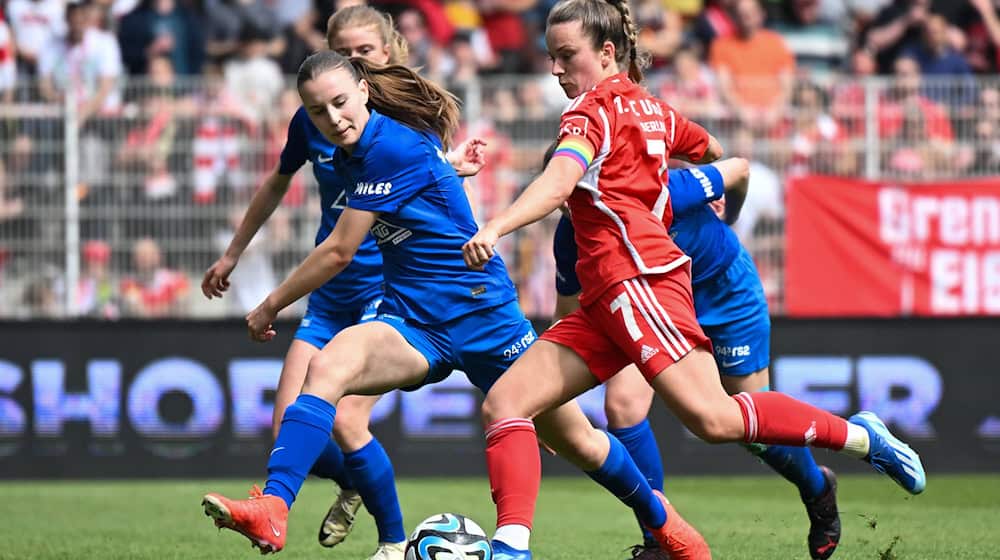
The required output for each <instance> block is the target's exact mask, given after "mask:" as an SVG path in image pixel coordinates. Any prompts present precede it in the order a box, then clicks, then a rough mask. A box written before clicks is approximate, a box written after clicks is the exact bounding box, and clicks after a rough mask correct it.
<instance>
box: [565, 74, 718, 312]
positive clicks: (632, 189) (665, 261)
mask: <svg viewBox="0 0 1000 560" xmlns="http://www.w3.org/2000/svg"><path fill="white" fill-rule="evenodd" d="M708 140H709V135H708V133H707V132H706V131H705V129H703V128H702V127H700V126H699V125H697V124H695V123H693V122H691V121H689V120H687V119H686V118H684V117H682V116H681V115H679V114H678V113H677V111H675V110H674V109H673V108H672V107H670V106H669V105H667V104H666V103H664V102H662V101H660V100H659V99H657V98H655V97H653V96H652V95H650V94H649V92H647V91H646V90H645V89H644V88H642V87H640V86H638V85H636V84H635V83H633V82H632V81H631V80H629V79H628V76H627V75H626V74H624V73H622V74H617V75H615V76H611V77H609V78H606V79H605V80H603V81H602V82H601V83H599V84H597V86H596V87H594V89H592V90H590V91H588V92H586V93H584V94H582V95H580V96H579V97H577V98H576V99H574V100H573V102H572V103H570V105H569V108H568V109H566V111H565V112H564V113H563V116H562V122H561V123H560V128H559V141H560V144H559V147H558V148H557V150H556V152H555V154H554V155H553V157H559V156H565V157H571V158H572V159H574V160H575V161H577V162H579V163H580V165H581V166H582V167H584V169H585V172H584V175H583V178H581V179H580V181H579V182H578V183H577V185H576V189H575V190H574V191H573V194H572V195H571V196H570V198H569V208H570V214H571V219H572V221H573V227H574V228H575V229H576V245H577V248H578V254H579V260H578V261H577V264H576V273H577V276H578V277H579V278H580V285H581V287H582V288H583V292H582V293H581V295H580V302H581V304H583V305H586V304H588V303H590V302H592V301H594V300H595V299H596V298H598V297H600V296H601V294H602V293H604V291H605V290H607V289H608V288H609V287H611V286H612V285H614V284H617V283H619V282H621V281H623V280H626V279H629V278H634V277H636V276H639V275H641V274H663V273H665V272H669V271H670V270H673V269H674V268H676V267H678V266H680V265H682V264H684V263H685V262H687V261H688V260H689V259H688V257H687V255H685V254H684V252H683V251H681V250H680V249H679V248H678V247H677V245H675V244H674V242H673V240H672V239H671V238H670V236H669V235H668V233H667V230H668V228H669V227H670V224H671V222H672V221H673V211H672V210H671V207H670V201H669V191H668V190H667V160H668V159H669V158H670V157H671V156H672V155H678V156H685V157H687V158H688V159H690V160H692V161H697V160H699V159H701V158H702V156H704V154H705V150H707V149H708ZM588 150H589V151H588Z"/></svg>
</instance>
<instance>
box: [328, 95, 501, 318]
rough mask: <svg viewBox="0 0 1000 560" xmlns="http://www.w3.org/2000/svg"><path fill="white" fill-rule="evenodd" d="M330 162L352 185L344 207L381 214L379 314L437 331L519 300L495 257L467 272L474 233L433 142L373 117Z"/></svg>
mask: <svg viewBox="0 0 1000 560" xmlns="http://www.w3.org/2000/svg"><path fill="white" fill-rule="evenodd" d="M333 159H334V164H335V167H336V169H337V173H339V174H340V175H341V177H342V178H343V180H344V181H345V182H347V183H349V185H350V187H349V188H348V191H347V206H348V207H349V208H356V209H358V210H366V211H369V212H377V213H378V218H377V221H376V222H375V224H374V225H373V226H372V234H373V235H374V237H375V239H376V242H377V243H378V248H379V249H380V250H381V251H382V261H383V275H384V276H385V283H386V286H385V298H384V299H383V302H382V305H381V306H380V307H379V313H380V314H383V313H384V314H390V315H398V316H400V317H402V318H404V319H407V320H410V321H414V322H417V323H420V324H425V325H434V324H440V323H444V322H446V321H450V320H452V319H455V318H458V317H462V316H464V315H467V314H469V313H472V312H474V311H477V310H481V309H486V308H490V307H496V306H498V305H501V304H504V303H507V302H510V301H513V300H515V299H516V298H517V295H516V291H515V289H514V284H513V282H511V280H510V277H509V276H508V275H507V269H506V267H505V266H504V263H503V260H502V259H501V258H500V256H499V255H497V256H496V257H495V258H493V259H490V260H489V262H487V263H486V267H485V269H484V270H482V271H475V270H471V269H469V268H468V267H467V266H465V261H464V260H463V258H462V245H463V244H465V242H466V241H468V240H469V238H471V237H472V236H473V235H475V233H476V231H477V230H478V227H477V226H476V221H475V219H474V218H473V216H472V208H471V207H470V206H469V200H468V198H467V197H466V195H465V191H464V189H463V188H462V180H461V179H459V177H458V175H456V174H455V170H454V169H453V168H452V167H451V165H449V164H448V162H447V160H446V159H445V156H444V153H443V152H442V151H441V142H440V141H439V140H438V139H437V137H436V136H434V135H433V134H429V133H423V132H418V131H416V130H413V129H411V128H409V127H407V126H405V125H402V124H400V123H398V122H396V121H394V120H392V119H391V118H389V117H385V116H383V115H381V114H379V113H377V112H376V111H372V112H371V116H370V118H369V120H368V124H367V125H365V129H364V130H363V131H362V133H361V138H360V139H359V140H358V142H357V144H355V145H354V148H353V151H352V152H351V153H347V151H346V150H342V149H341V150H337V152H336V153H335V154H334V156H333Z"/></svg>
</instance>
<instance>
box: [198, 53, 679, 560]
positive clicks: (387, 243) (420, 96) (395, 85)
mask: <svg viewBox="0 0 1000 560" xmlns="http://www.w3.org/2000/svg"><path fill="white" fill-rule="evenodd" d="M298 87H299V94H300V96H301V97H302V100H303V104H304V106H305V109H306V113H307V115H308V117H309V119H310V121H311V122H312V123H313V124H314V125H315V126H316V128H317V129H318V130H319V131H320V132H321V133H322V135H323V136H324V137H325V138H326V139H327V140H329V141H330V142H332V143H333V144H334V145H336V146H337V149H336V150H335V151H334V152H333V154H332V163H333V167H334V169H335V170H336V173H337V175H338V176H339V177H341V179H342V180H345V181H347V182H348V183H349V186H348V188H347V190H346V208H345V209H344V211H343V212H342V214H341V215H340V218H339V219H338V221H337V224H336V226H335V227H334V229H333V231H332V232H331V233H330V234H329V235H328V236H327V237H326V239H325V240H323V241H322V242H321V243H320V244H319V245H318V246H317V247H316V249H315V250H314V251H313V252H312V253H311V254H310V255H309V256H308V257H307V258H306V259H305V261H303V263H302V264H301V265H300V266H299V268H298V269H296V270H295V271H294V272H293V273H292V274H291V276H290V277H289V278H288V279H286V280H285V281H284V282H283V283H282V284H281V286H279V287H278V288H277V289H275V290H274V291H273V292H272V293H271V294H270V295H269V296H268V297H267V299H266V300H265V301H264V302H263V303H262V304H261V305H260V306H259V307H258V308H256V309H254V310H253V311H252V312H251V313H250V314H249V315H248V316H247V326H248V330H249V333H250V335H251V337H252V338H254V339H255V340H258V341H267V340H270V339H271V338H273V337H274V335H275V331H274V329H273V328H272V322H273V320H274V318H275V316H276V315H277V313H278V312H279V311H280V310H281V309H283V308H285V307H287V306H288V305H290V304H291V303H293V302H294V301H296V300H297V299H298V298H300V297H301V296H303V295H305V294H307V293H309V292H311V291H314V290H316V289H318V288H319V287H320V286H322V285H323V284H324V283H325V282H327V281H328V280H329V279H330V278H331V277H336V276H337V275H339V274H340V273H342V272H343V271H344V270H345V269H346V268H347V267H348V265H349V264H350V263H351V261H352V259H353V258H354V256H355V253H356V252H357V251H358V248H359V247H360V246H361V244H362V243H363V242H364V240H365V239H366V238H367V237H368V235H369V231H370V232H372V234H373V235H374V237H375V242H376V244H377V245H378V248H379V250H380V251H381V253H382V262H383V276H384V278H385V296H384V299H383V302H382V304H381V305H380V307H379V310H378V315H377V316H376V317H375V319H374V320H372V321H368V322H365V323H360V324H357V325H354V326H351V327H348V328H346V329H344V330H342V331H340V332H338V333H337V334H336V335H335V336H334V337H333V339H332V340H331V341H330V342H329V343H328V344H327V345H326V346H325V347H324V348H323V349H322V350H321V351H319V352H318V353H316V354H315V355H314V356H313V357H312V358H311V359H310V360H309V364H308V367H307V373H306V377H305V381H304V383H303V386H302V393H301V394H300V395H299V396H298V398H297V399H296V400H295V402H294V403H292V404H291V405H290V406H289V407H288V408H287V409H286V410H285V414H284V418H283V420H282V423H281V429H280V431H279V433H278V437H277V439H276V441H275V445H274V448H273V450H272V451H271V455H270V458H269V461H268V480H267V485H266V487H265V489H264V491H263V492H261V491H260V490H259V489H255V491H254V492H253V493H252V495H251V498H250V499H249V500H231V499H228V498H225V497H223V496H220V495H218V494H208V495H206V496H205V497H204V500H203V504H204V506H205V511H206V513H207V514H209V515H211V516H212V517H213V518H214V519H215V521H216V524H217V525H218V526H220V527H226V528H229V529H232V530H235V531H238V532H240V533H241V534H243V535H245V536H247V537H248V538H249V539H250V540H251V542H252V543H253V544H254V545H255V546H258V547H260V548H261V550H262V551H263V552H271V551H277V550H280V549H281V548H282V547H283V546H284V543H285V532H286V528H287V526H286V524H287V518H288V508H289V506H290V505H291V504H292V502H293V501H294V498H295V495H296V494H297V492H298V490H299V488H300V487H301V485H302V482H303V481H304V479H305V477H306V475H307V474H308V472H309V469H310V468H311V466H312V465H313V464H314V463H315V461H316V459H317V458H318V457H319V456H320V455H321V453H322V452H323V449H324V447H325V446H326V445H327V442H328V440H329V434H330V432H331V430H332V429H333V427H334V425H335V423H334V418H335V416H336V415H337V412H338V410H337V408H335V404H336V403H339V402H341V400H342V398H343V397H345V396H347V395H358V394H360V395H377V394H382V393H384V392H386V391H389V390H391V389H395V388H404V389H411V388H417V387H420V386H422V385H424V384H428V383H434V382H437V381H440V380H441V379H444V378H445V377H447V376H448V375H450V374H451V372H452V371H453V370H454V369H461V370H463V371H465V372H467V375H468V376H469V379H470V381H471V382H472V383H473V384H474V385H476V386H477V387H478V388H480V389H481V390H482V391H483V392H484V393H485V392H487V391H488V390H489V389H490V387H492V385H493V383H495V382H496V380H497V379H498V378H499V377H500V375H501V374H502V373H503V372H504V371H506V369H507V368H508V367H509V366H510V364H512V363H513V362H514V360H515V359H516V358H517V356H518V355H519V354H520V353H522V352H523V351H524V350H525V349H526V348H527V347H528V346H529V345H531V343H532V342H533V341H534V340H535V332H534V330H533V329H532V328H531V324H530V323H529V322H528V321H527V320H526V319H525V318H524V315H523V314H522V313H521V310H520V308H519V307H518V304H517V297H516V292H515V289H514V285H513V283H512V282H511V281H510V278H509V277H508V276H507V271H506V268H505V266H504V263H503V261H502V260H500V259H494V260H492V261H491V262H490V263H488V264H486V265H485V266H484V267H483V269H482V270H470V269H469V268H468V267H466V265H465V262H464V260H463V257H462V245H463V243H465V241H466V240H467V239H468V238H469V237H470V236H472V235H473V234H474V233H475V231H476V229H477V226H476V223H475V220H474V219H473V216H472V209H471V207H470V205H469V201H468V199H467V197H466V195H465V193H464V191H463V188H462V185H461V182H460V181H459V179H458V177H457V175H456V174H455V171H454V170H453V169H452V168H451V166H449V165H448V164H447V163H446V161H445V157H444V154H443V153H442V145H447V144H448V142H449V140H450V138H451V135H452V132H453V131H454V129H455V128H456V125H457V122H458V106H457V103H456V102H455V100H454V98H453V97H452V96H451V95H450V94H448V93H447V92H445V91H444V90H442V89H441V88H439V87H438V86H436V85H434V84H432V83H430V82H428V81H426V80H424V79H423V78H420V77H419V76H418V75H417V74H416V73H414V72H413V71H412V70H409V69H408V68H405V67H403V66H395V65H390V66H379V67H375V66H371V65H369V64H368V63H366V62H365V61H363V60H361V59H357V58H355V59H350V60H348V59H346V58H344V57H342V56H340V55H338V54H337V53H334V52H331V51H327V52H321V53H317V54H314V55H312V56H311V57H309V58H308V59H307V60H306V61H305V62H304V63H303V64H302V67H301V68H300V70H299V77H298ZM535 423H536V424H537V425H538V428H537V430H538V434H539V436H540V437H542V438H544V439H545V441H546V442H547V443H548V444H549V445H550V446H552V447H553V448H554V449H556V450H557V451H558V452H559V453H560V455H562V456H564V457H566V458H567V459H569V460H571V461H572V462H574V463H575V464H577V465H578V466H580V467H581V468H583V469H584V470H585V471H587V473H588V475H589V476H591V478H593V479H594V480H595V481H597V482H599V483H600V484H602V485H603V486H605V487H606V488H608V489H609V490H610V491H612V492H613V493H614V494H615V495H616V496H621V497H622V498H621V499H622V501H623V502H625V503H626V504H627V505H629V506H630V507H632V508H633V510H634V511H636V513H637V515H638V516H639V517H640V518H641V519H643V520H644V521H647V524H648V525H650V526H652V527H653V528H654V531H660V532H662V531H666V530H667V529H668V524H667V522H668V521H669V522H670V523H671V524H670V526H669V529H670V530H672V531H674V532H676V531H678V530H679V529H678V527H679V526H680V525H682V524H683V520H681V519H679V517H678V516H672V517H671V518H670V519H668V518H667V514H666V512H665V506H664V504H663V502H662V501H661V497H658V496H657V495H656V494H655V493H654V492H653V490H652V488H651V487H650V486H649V483H648V482H647V481H646V480H645V478H643V476H642V474H641V473H640V472H639V469H638V468H637V467H636V466H635V464H634V463H633V462H632V460H631V459H630V458H629V457H628V455H627V453H625V451H624V448H623V447H622V445H621V443H619V442H617V440H616V439H615V438H614V437H612V436H607V435H605V434H604V433H602V432H599V431H597V430H595V429H594V428H593V426H591V425H590V423H589V421H588V420H587V419H586V417H585V416H584V415H583V412H582V411H581V410H580V408H579V407H578V406H577V405H576V403H574V402H570V403H567V404H564V405H562V406H559V407H556V408H554V409H553V410H551V411H549V412H547V413H546V414H543V415H539V417H538V418H536V419H535ZM527 424H528V426H523V427H522V426H515V425H510V426H505V428H506V429H514V430H517V429H522V428H523V429H525V430H530V431H531V433H532V434H534V433H535V428H534V427H531V426H530V424H531V422H530V421H527ZM609 448H610V449H611V451H609ZM355 482H356V481H355ZM497 509H498V521H499V524H501V525H504V526H506V527H507V530H506V531H505V532H498V533H497V535H496V537H495V540H494V549H493V552H494V555H493V558H494V559H495V560H530V558H531V555H530V553H529V552H527V550H526V549H527V548H528V547H527V540H528V535H527V533H528V532H529V530H530V528H529V527H527V526H522V525H518V524H512V523H510V522H509V519H506V518H505V517H504V516H505V512H507V511H508V510H507V509H506V504H505V503H503V501H498V502H497ZM395 552H397V553H398V555H397V554H393V555H391V556H390V555H388V554H387V555H386V556H383V557H387V558H388V557H392V558H400V557H401V556H402V547H399V548H398V549H397V550H396V551H395Z"/></svg>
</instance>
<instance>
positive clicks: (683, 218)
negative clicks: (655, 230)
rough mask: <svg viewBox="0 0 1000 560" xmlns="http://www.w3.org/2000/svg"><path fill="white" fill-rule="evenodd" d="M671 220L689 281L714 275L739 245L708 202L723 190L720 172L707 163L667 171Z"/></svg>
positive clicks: (672, 230) (693, 282) (725, 267)
mask: <svg viewBox="0 0 1000 560" xmlns="http://www.w3.org/2000/svg"><path fill="white" fill-rule="evenodd" d="M667 187H668V189H669V190H670V205H671V207H673V210H674V221H673V223H672V224H670V237H673V238H674V243H676V244H677V246H678V247H680V248H681V250H682V251H684V252H685V253H687V254H688V256H690V257H691V285H692V286H697V285H698V284H699V283H701V282H703V281H705V280H708V279H709V278H714V277H715V276H717V275H718V274H720V273H722V272H723V271H725V270H726V269H727V268H729V265H730V264H732V263H733V261H734V260H736V256H737V255H739V254H740V250H741V249H742V245H740V240H739V238H738V237H736V234H735V233H733V230H732V229H731V228H730V227H729V226H727V225H726V224H725V222H723V221H722V220H720V219H719V217H718V216H716V215H715V211H713V210H712V209H711V208H709V207H708V204H707V203H709V202H711V201H713V200H718V199H719V198H721V197H722V195H723V194H725V192H726V191H725V184H724V183H723V180H722V174H721V173H719V170H718V169H716V168H715V167H713V166H711V165H705V166H702V167H700V168H699V167H693V168H690V169H675V170H673V171H670V177H669V179H668V182H667Z"/></svg>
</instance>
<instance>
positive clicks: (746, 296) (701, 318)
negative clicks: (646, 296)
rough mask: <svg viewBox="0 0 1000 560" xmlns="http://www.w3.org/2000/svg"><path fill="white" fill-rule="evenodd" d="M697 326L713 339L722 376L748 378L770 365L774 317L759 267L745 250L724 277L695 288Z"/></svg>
mask: <svg viewBox="0 0 1000 560" xmlns="http://www.w3.org/2000/svg"><path fill="white" fill-rule="evenodd" d="M694 308H695V312H696V313H697V315H698V323H699V324H700V325H701V328H702V329H703V330H704V331H705V334H706V335H708V337H709V338H711V339H712V348H713V350H714V351H715V361H716V363H718V364H719V372H721V373H722V375H734V376H736V375H749V374H751V373H754V372H756V371H760V370H762V369H764V368H766V367H768V365H769V364H770V363H771V317H770V315H769V314H768V311H767V298H766V297H765V296H764V287H763V286H762V285H761V283H760V277H759V276H758V275H757V267H756V266H754V264H753V259H751V258H750V255H749V254H748V253H747V252H746V250H745V249H742V248H741V250H740V253H739V255H737V257H736V259H735V260H734V261H733V262H732V264H730V265H729V267H728V268H727V269H726V270H725V271H724V272H722V273H720V274H717V275H715V276H714V277H712V278H709V279H707V280H705V281H702V282H698V283H697V284H695V286H694Z"/></svg>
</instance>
